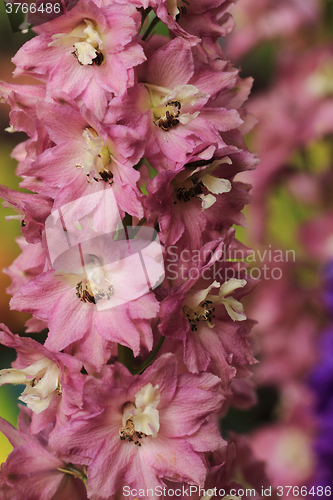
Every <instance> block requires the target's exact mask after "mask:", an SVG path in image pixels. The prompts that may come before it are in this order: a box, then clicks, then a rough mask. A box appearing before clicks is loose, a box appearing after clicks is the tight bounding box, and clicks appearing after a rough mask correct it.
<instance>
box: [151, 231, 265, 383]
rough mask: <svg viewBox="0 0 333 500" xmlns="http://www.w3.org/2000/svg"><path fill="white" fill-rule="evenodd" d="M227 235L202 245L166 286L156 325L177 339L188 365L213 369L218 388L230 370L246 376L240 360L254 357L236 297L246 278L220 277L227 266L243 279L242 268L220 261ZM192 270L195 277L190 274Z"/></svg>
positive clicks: (193, 368)
mask: <svg viewBox="0 0 333 500" xmlns="http://www.w3.org/2000/svg"><path fill="white" fill-rule="evenodd" d="M232 236H233V232H232V231H230V232H229V234H228V233H227V234H226V237H225V241H223V240H222V241H221V240H220V241H218V242H213V243H210V244H206V245H205V247H203V248H202V249H201V252H200V258H198V255H196V256H195V259H196V262H194V263H193V262H191V263H190V264H189V266H190V268H189V277H188V279H187V280H185V281H184V282H183V283H182V284H181V285H180V286H178V287H176V288H169V289H168V290H167V296H166V297H165V298H164V299H163V300H162V302H161V310H160V317H161V323H160V324H159V330H160V332H161V334H162V335H164V336H165V337H168V338H172V339H178V340H181V341H182V343H183V349H184V362H185V364H186V367H187V368H188V370H189V371H190V372H191V373H199V372H201V371H206V370H209V371H212V372H213V373H217V374H218V376H219V377H220V378H221V380H222V386H223V388H224V389H227V388H228V386H229V383H230V380H231V379H232V378H233V377H235V376H236V374H237V376H238V377H242V376H248V374H249V373H248V370H247V369H246V365H248V364H253V363H255V362H256V360H255V358H254V357H253V355H252V349H251V346H250V344H249V341H248V340H247V335H248V333H249V331H250V329H251V326H252V324H253V322H252V321H250V320H246V316H245V314H244V310H243V306H242V304H241V303H240V302H239V301H238V298H239V297H240V296H242V295H243V294H244V291H243V290H244V287H245V285H246V288H247V287H249V288H251V287H252V286H253V285H252V283H251V280H250V279H249V278H247V280H248V282H249V283H248V284H247V281H246V280H245V279H236V278H231V279H228V278H227V277H226V276H227V275H228V268H229V271H231V272H232V274H234V273H235V274H236V273H237V274H238V275H242V274H243V277H244V278H245V275H244V272H243V273H242V272H239V271H238V272H237V271H236V268H234V269H233V267H234V265H235V264H232V263H231V262H226V261H225V255H226V252H227V249H228V246H229V245H230V239H232ZM223 255H224V257H223ZM193 260H194V259H193ZM179 267H180V263H179ZM166 268H167V269H168V266H166ZM180 269H181V268H180ZM193 271H196V273H195V276H196V277H195V278H191V276H192V275H193V274H194V273H193ZM214 278H215V279H214ZM217 280H219V281H217ZM246 288H245V290H246ZM249 288H247V292H248V291H249ZM245 293H246V291H245ZM230 320H231V321H230Z"/></svg>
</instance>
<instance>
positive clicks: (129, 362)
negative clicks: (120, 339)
mask: <svg viewBox="0 0 333 500" xmlns="http://www.w3.org/2000/svg"><path fill="white" fill-rule="evenodd" d="M133 360H134V356H133V352H132V350H131V349H130V348H129V347H126V346H124V345H121V344H118V361H119V363H122V364H123V365H124V366H126V368H128V370H129V371H130V372H131V373H132V372H133Z"/></svg>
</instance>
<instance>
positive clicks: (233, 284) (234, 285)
mask: <svg viewBox="0 0 333 500" xmlns="http://www.w3.org/2000/svg"><path fill="white" fill-rule="evenodd" d="M246 283H247V281H246V280H238V279H237V278H231V279H230V280H228V281H226V282H225V283H223V285H222V286H221V289H220V292H219V297H220V298H223V297H226V296H227V295H230V294H231V293H232V292H233V291H234V290H237V289H238V288H243V287H244V286H245V285H246Z"/></svg>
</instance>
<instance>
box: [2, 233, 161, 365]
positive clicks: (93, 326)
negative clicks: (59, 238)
mask: <svg viewBox="0 0 333 500" xmlns="http://www.w3.org/2000/svg"><path fill="white" fill-rule="evenodd" d="M113 237H114V235H113V234H110V235H101V236H97V237H96V235H95V238H92V239H90V240H86V241H84V242H82V244H80V247H78V246H74V247H72V248H71V249H69V250H68V251H67V252H64V253H63V254H62V255H61V256H60V257H59V258H58V260H57V262H56V263H55V264H54V265H55V266H56V269H52V270H49V271H46V272H44V273H41V274H40V275H39V276H37V277H36V278H33V279H31V280H30V281H29V282H28V283H27V284H26V285H24V286H23V287H21V288H20V289H19V290H18V291H17V292H16V293H15V294H14V296H13V298H12V301H11V307H14V308H16V309H20V310H24V311H26V312H30V313H32V314H33V315H34V316H35V317H36V318H37V319H40V320H43V321H48V326H49V333H48V339H47V340H46V346H47V347H48V348H49V349H52V350H55V351H60V350H62V349H64V348H65V347H68V346H72V348H73V349H74V351H75V349H77V347H75V346H76V344H77V343H78V345H79V350H80V351H81V358H82V356H83V360H89V363H91V364H92V365H94V366H96V367H97V368H98V369H100V368H101V366H102V365H103V364H104V363H106V362H107V360H108V359H109V357H110V349H111V347H112V342H118V343H120V344H122V345H125V346H127V347H129V348H130V349H132V350H133V352H134V354H135V355H136V356H137V355H138V354H139V351H140V347H141V346H144V347H145V348H146V349H147V350H151V348H152V343H153V336H152V331H151V326H150V320H151V319H153V318H155V317H156V315H157V313H158V310H159V304H158V302H157V300H156V299H155V296H154V294H153V293H152V292H149V285H148V284H147V278H146V275H145V273H144V271H143V270H142V271H141V272H140V271H139V270H140V267H141V261H140V257H139V254H138V253H137V252H136V251H138V250H139V251H140V250H142V252H143V253H144V255H145V257H144V259H145V263H146V267H147V269H149V270H151V271H152V272H151V274H150V278H151V280H153V279H155V282H158V281H159V279H160V273H161V266H160V264H159V263H158V262H156V258H155V257H156V254H155V250H157V251H159V247H158V245H157V243H156V244H155V245H154V244H152V246H151V247H149V248H148V250H145V245H146V244H145V243H144V242H142V243H141V246H140V241H139V242H138V241H136V240H131V241H130V242H129V240H120V241H117V242H115V241H114V240H113ZM129 244H130V246H131V252H129ZM142 245H143V247H142ZM80 248H81V250H80ZM145 252H146V253H145ZM132 254H133V255H132ZM81 255H83V262H82V261H81ZM155 282H151V283H150V284H151V286H154V284H155ZM148 292H149V293H148ZM73 344H74V345H73ZM92 346H93V352H91V348H92Z"/></svg>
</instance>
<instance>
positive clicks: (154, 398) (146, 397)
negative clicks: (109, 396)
mask: <svg viewBox="0 0 333 500" xmlns="http://www.w3.org/2000/svg"><path fill="white" fill-rule="evenodd" d="M159 402H160V391H159V387H158V385H155V387H153V386H152V384H151V383H149V384H147V385H145V386H144V387H142V389H141V390H140V391H139V392H138V393H137V394H136V395H135V406H136V407H137V408H144V407H145V406H151V407H152V408H156V407H157V405H158V403H159Z"/></svg>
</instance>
